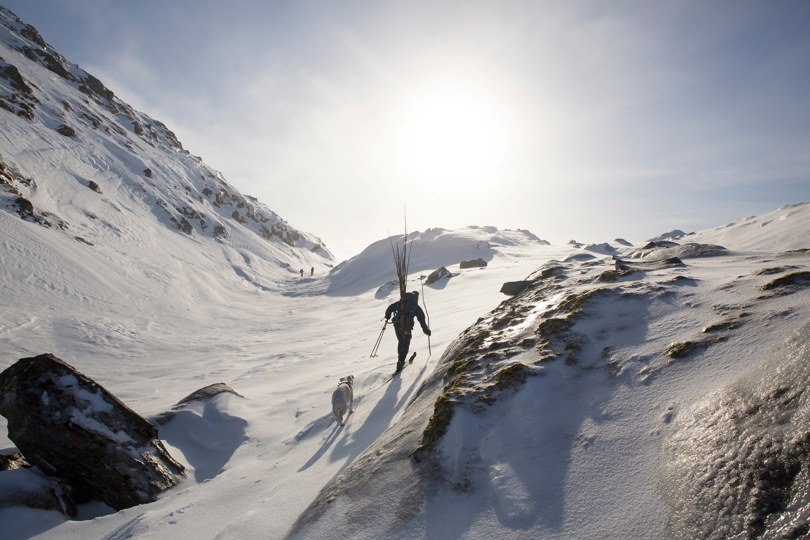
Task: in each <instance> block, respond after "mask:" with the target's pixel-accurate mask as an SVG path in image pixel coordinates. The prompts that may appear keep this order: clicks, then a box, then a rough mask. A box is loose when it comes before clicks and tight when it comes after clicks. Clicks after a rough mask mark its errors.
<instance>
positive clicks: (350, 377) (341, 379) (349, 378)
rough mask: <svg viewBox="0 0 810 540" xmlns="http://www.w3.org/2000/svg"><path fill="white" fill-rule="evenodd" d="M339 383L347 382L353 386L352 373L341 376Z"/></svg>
mask: <svg viewBox="0 0 810 540" xmlns="http://www.w3.org/2000/svg"><path fill="white" fill-rule="evenodd" d="M340 384H348V385H349V386H354V375H349V376H348V377H341V378H340Z"/></svg>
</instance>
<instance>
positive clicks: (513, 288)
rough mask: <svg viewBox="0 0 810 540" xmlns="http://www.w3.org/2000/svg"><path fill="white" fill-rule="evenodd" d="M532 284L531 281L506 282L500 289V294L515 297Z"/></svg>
mask: <svg viewBox="0 0 810 540" xmlns="http://www.w3.org/2000/svg"><path fill="white" fill-rule="evenodd" d="M532 283H534V282H533V281H507V282H506V283H504V284H503V286H502V287H501V292H502V293H503V294H505V295H508V296H517V295H519V294H520V293H522V292H523V291H524V290H525V289H526V287H528V286H529V285H531V284H532Z"/></svg>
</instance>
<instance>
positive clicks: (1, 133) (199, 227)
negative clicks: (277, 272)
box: [0, 7, 333, 272]
mask: <svg viewBox="0 0 810 540" xmlns="http://www.w3.org/2000/svg"><path fill="white" fill-rule="evenodd" d="M0 107H2V109H3V110H2V111H0V112H2V115H0V126H1V129H0V175H2V176H0V180H1V182H0V209H2V210H3V211H5V212H7V213H10V214H13V215H17V216H19V217H21V218H23V219H25V220H27V221H30V222H34V223H38V224H40V225H42V226H45V227H48V228H51V229H54V230H55V231H59V232H61V233H62V234H66V235H69V236H71V237H72V238H74V239H75V240H76V241H79V242H81V243H83V244H84V245H85V246H88V247H89V246H97V250H102V249H105V248H109V247H112V246H116V245H119V244H121V243H124V244H126V245H127V249H129V246H130V245H131V244H132V243H133V242H135V243H152V242H154V241H156V240H157V238H159V237H160V236H162V235H164V229H165V230H168V231H170V232H172V233H178V234H181V235H185V236H186V237H188V239H190V240H192V241H193V242H191V244H192V245H195V244H196V245H206V244H207V243H208V242H210V241H217V242H219V243H221V244H222V245H223V246H231V247H232V248H234V249H246V250H248V251H251V252H253V253H255V255H256V256H258V257H260V258H262V259H264V260H268V261H274V262H275V263H277V264H280V265H284V266H285V267H288V268H289V271H290V272H293V271H299V270H300V269H301V268H306V269H307V271H309V269H310V267H312V266H317V267H318V268H319V270H320V269H323V267H325V266H328V265H330V264H331V263H332V259H333V258H332V255H331V254H330V253H329V251H328V250H327V249H326V248H325V246H324V245H323V243H322V242H321V241H320V240H319V239H318V238H316V237H314V236H312V235H310V234H307V233H304V232H301V231H298V230H296V229H294V228H293V227H291V226H290V225H289V224H288V223H286V222H285V221H284V220H283V219H281V218H280V217H279V216H278V215H276V214H275V213H274V212H272V211H271V210H270V209H268V208H267V207H266V206H265V205H264V204H262V203H260V202H259V201H257V200H256V199H255V198H252V197H246V196H243V195H242V194H240V193H239V192H238V191H237V190H236V189H234V188H233V187H232V186H231V185H230V184H228V182H226V181H225V179H224V178H223V177H222V175H221V174H220V173H219V172H217V171H215V170H213V169H212V168H211V167H209V166H207V165H206V164H205V163H203V162H202V160H201V159H200V158H198V157H195V156H193V155H191V154H190V153H189V152H188V151H187V150H184V149H183V146H182V145H181V143H180V141H178V140H177V138H176V137H175V135H174V134H173V133H172V132H171V131H170V130H169V129H168V128H167V127H166V126H165V125H164V124H163V123H161V122H159V121H157V120H154V119H152V118H150V117H149V116H147V115H146V114H144V113H141V112H138V111H136V110H134V109H133V108H132V107H130V106H129V105H127V104H126V103H124V102H123V101H121V100H120V99H119V98H117V97H116V96H115V95H114V94H113V92H112V91H110V90H109V89H107V88H106V87H105V86H104V84H103V83H102V82H101V81H99V80H98V79H97V78H95V77H93V76H92V75H90V74H89V73H86V72H85V71H84V70H82V69H81V68H79V67H78V66H77V65H75V64H72V63H70V62H69V61H68V60H67V59H65V58H64V57H63V56H62V55H60V54H59V53H58V52H57V51H55V50H54V49H53V48H52V47H51V46H49V45H48V44H47V43H46V42H45V41H44V40H43V38H42V37H41V36H40V35H39V33H38V32H37V31H36V29H35V28H33V27H32V26H30V25H26V24H25V23H23V22H22V21H21V20H19V19H18V18H17V17H16V16H15V15H14V14H13V13H11V12H10V11H8V10H6V9H5V8H2V7H0ZM122 240H123V242H122ZM182 249H195V248H182Z"/></svg>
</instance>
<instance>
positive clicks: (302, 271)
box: [301, 268, 304, 277]
mask: <svg viewBox="0 0 810 540" xmlns="http://www.w3.org/2000/svg"><path fill="white" fill-rule="evenodd" d="M301 277H304V269H303V268H302V269H301Z"/></svg>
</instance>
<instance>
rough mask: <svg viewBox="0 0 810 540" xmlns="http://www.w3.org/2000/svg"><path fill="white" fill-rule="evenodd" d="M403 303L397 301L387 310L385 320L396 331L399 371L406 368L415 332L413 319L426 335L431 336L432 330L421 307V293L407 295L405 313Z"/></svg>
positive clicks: (414, 292)
mask: <svg viewBox="0 0 810 540" xmlns="http://www.w3.org/2000/svg"><path fill="white" fill-rule="evenodd" d="M402 304H403V301H402V300H397V301H396V302H394V303H393V304H391V305H390V306H388V309H386V310H385V320H386V321H388V320H389V319H390V322H392V323H393V324H394V331H395V332H396V334H397V342H398V343H397V353H398V357H399V358H398V360H397V371H400V370H401V369H402V368H403V367H405V357H406V356H408V349H410V347H411V330H413V318H414V317H416V318H417V320H418V321H419V325H420V326H421V327H422V331H423V332H424V333H425V335H428V336H429V335H430V328H428V327H427V324H426V323H425V312H424V311H422V308H420V307H419V293H418V292H416V291H413V292H409V293H407V294H406V295H405V301H404V304H405V313H404V314H402V313H400V307H401V306H402Z"/></svg>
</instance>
